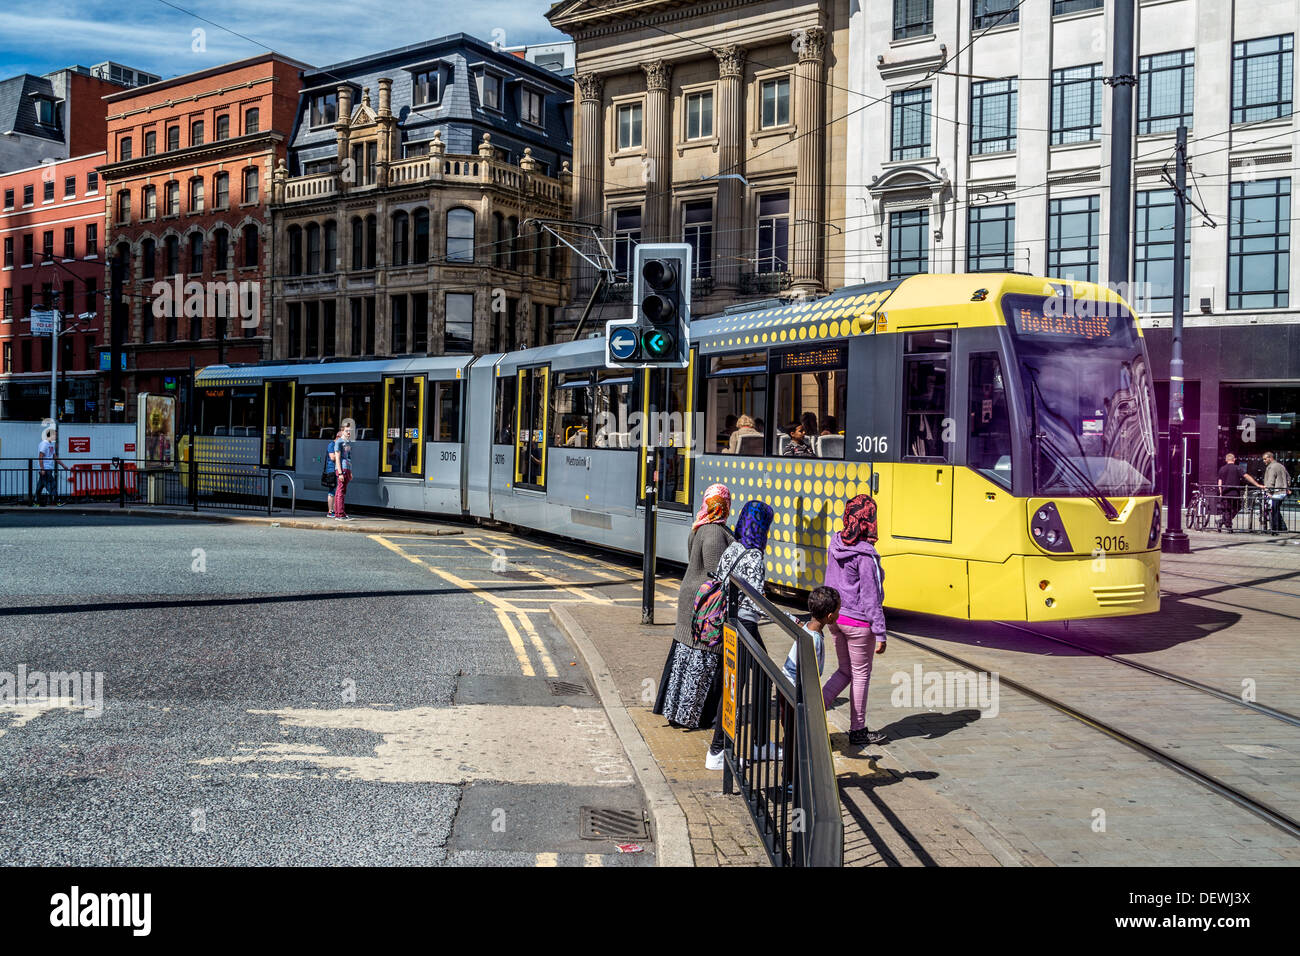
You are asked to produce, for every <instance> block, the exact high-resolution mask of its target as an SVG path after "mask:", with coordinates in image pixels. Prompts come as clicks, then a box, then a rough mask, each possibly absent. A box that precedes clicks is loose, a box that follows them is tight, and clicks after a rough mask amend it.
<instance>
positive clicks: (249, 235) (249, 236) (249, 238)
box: [244, 222, 257, 266]
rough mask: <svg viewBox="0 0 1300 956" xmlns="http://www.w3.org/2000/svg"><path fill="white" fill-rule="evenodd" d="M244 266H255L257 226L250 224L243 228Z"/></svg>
mask: <svg viewBox="0 0 1300 956" xmlns="http://www.w3.org/2000/svg"><path fill="white" fill-rule="evenodd" d="M244 265H246V266H255V265H257V226H255V225H253V224H252V223H251V222H250V223H249V224H248V225H247V226H245V227H244Z"/></svg>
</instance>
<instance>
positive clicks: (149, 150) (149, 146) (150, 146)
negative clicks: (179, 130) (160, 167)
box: [144, 130, 158, 156]
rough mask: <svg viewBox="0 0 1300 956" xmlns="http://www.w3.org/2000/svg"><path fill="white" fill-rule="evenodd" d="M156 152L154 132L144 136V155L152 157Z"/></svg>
mask: <svg viewBox="0 0 1300 956" xmlns="http://www.w3.org/2000/svg"><path fill="white" fill-rule="evenodd" d="M156 152H158V134H157V133H156V132H155V131H154V130H149V132H147V133H145V134H144V154H145V155H146V156H152V155H153V154H154V153H156Z"/></svg>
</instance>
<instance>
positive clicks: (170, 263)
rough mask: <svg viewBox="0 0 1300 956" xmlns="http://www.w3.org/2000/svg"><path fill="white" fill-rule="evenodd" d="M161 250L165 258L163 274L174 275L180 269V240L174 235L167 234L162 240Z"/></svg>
mask: <svg viewBox="0 0 1300 956" xmlns="http://www.w3.org/2000/svg"><path fill="white" fill-rule="evenodd" d="M163 251H164V253H165V255H166V258H167V262H166V270H165V272H164V274H165V275H169V276H174V275H176V274H177V273H178V272H180V271H181V241H180V240H179V239H177V238H176V237H175V236H168V237H167V238H166V239H164V240H163Z"/></svg>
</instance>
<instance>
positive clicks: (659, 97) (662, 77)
mask: <svg viewBox="0 0 1300 956" xmlns="http://www.w3.org/2000/svg"><path fill="white" fill-rule="evenodd" d="M641 69H642V70H643V71H644V72H645V81H646V82H645V88H646V98H645V99H646V103H645V144H646V157H645V164H644V168H643V171H642V175H641V179H642V181H643V182H644V183H645V194H646V200H645V222H644V223H643V224H642V235H643V236H644V237H645V239H646V241H647V242H669V241H671V235H670V233H671V231H672V198H673V197H672V189H671V186H672V181H673V177H672V142H673V130H672V123H673V120H672V107H671V105H670V103H669V99H668V90H669V87H670V86H671V85H672V75H673V68H672V65H671V64H669V63H668V62H666V61H664V60H656V61H654V62H653V63H642V64H641Z"/></svg>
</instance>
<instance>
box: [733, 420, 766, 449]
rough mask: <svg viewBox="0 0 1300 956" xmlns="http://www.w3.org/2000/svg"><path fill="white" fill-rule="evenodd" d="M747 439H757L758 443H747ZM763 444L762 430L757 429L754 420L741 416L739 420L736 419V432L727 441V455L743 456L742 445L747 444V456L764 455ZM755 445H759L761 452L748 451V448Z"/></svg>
mask: <svg viewBox="0 0 1300 956" xmlns="http://www.w3.org/2000/svg"><path fill="white" fill-rule="evenodd" d="M746 438H757V439H758V442H756V443H755V442H748V443H745V439H746ZM762 442H763V432H762V430H761V429H759V428H756V427H755V423H754V419H752V418H750V417H749V416H748V415H741V416H740V417H739V418H737V419H736V430H735V431H734V432H732V433H731V437H730V438H728V439H727V451H726V453H727V454H728V455H739V454H741V445H742V443H745V445H746V451H745V454H756V455H761V454H763V451H762V447H763V445H762ZM754 444H757V445H758V448H759V450H758V451H756V452H751V451H748V450H747V449H748V446H749V445H754Z"/></svg>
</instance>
